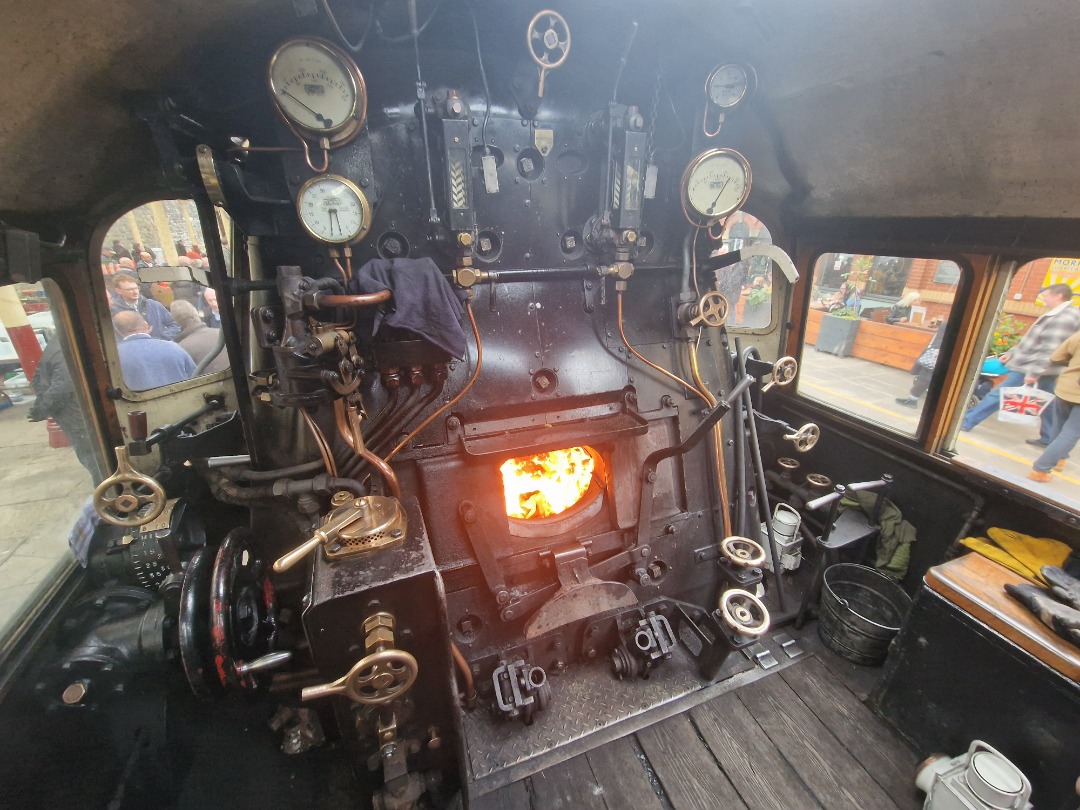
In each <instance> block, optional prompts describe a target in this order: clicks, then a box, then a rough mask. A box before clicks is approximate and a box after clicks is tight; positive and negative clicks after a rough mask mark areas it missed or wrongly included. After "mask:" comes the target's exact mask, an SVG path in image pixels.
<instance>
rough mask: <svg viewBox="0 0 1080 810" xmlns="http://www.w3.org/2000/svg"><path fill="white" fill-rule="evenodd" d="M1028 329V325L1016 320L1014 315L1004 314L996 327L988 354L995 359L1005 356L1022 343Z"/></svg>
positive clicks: (991, 337)
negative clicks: (1021, 340) (1021, 339)
mask: <svg viewBox="0 0 1080 810" xmlns="http://www.w3.org/2000/svg"><path fill="white" fill-rule="evenodd" d="M1026 329H1027V324H1025V323H1024V322H1023V321H1021V320H1018V319H1016V318H1014V317H1013V316H1012V315H1006V314H1005V313H1002V315H1001V319H1000V320H999V321H998V322H997V326H996V327H994V334H993V335H991V336H990V346H989V351H988V353H989V354H990V355H991V356H993V357H999V356H1000V355H1003V354H1005V353H1006V352H1008V351H1009V350H1010V349H1011V348H1012V347H1013V346H1015V345H1016V344H1017V343H1019V342H1020V338H1022V337H1023V336H1024V331H1025V330H1026Z"/></svg>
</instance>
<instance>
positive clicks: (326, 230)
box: [296, 174, 371, 245]
mask: <svg viewBox="0 0 1080 810" xmlns="http://www.w3.org/2000/svg"><path fill="white" fill-rule="evenodd" d="M296 212H297V214H298V215H299V216H300V224H301V225H303V226H304V230H305V231H307V232H308V235H309V236H311V237H312V238H313V239H317V240H318V241H320V242H326V243H327V244H331V245H350V244H352V243H353V242H359V241H360V240H361V239H363V238H364V237H365V236H367V232H368V231H370V230H371V204H370V203H369V202H368V200H367V197H365V196H364V192H362V191H361V190H360V189H359V188H358V187H357V186H356V184H355V183H353V182H352V181H351V180H347V179H346V178H344V177H341V176H339V175H336V174H323V175H319V176H318V177H312V178H311V179H310V180H308V181H307V182H306V183H304V185H302V186H301V187H300V192H299V193H298V194H297V195H296Z"/></svg>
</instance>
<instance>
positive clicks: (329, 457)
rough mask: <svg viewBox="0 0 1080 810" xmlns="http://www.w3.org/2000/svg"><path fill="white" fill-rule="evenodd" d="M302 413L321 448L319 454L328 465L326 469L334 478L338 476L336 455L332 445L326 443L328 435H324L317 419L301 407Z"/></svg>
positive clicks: (316, 443) (317, 444)
mask: <svg viewBox="0 0 1080 810" xmlns="http://www.w3.org/2000/svg"><path fill="white" fill-rule="evenodd" d="M300 413H301V415H302V416H303V417H304V422H305V423H307V426H308V430H310V431H311V436H312V438H313V439H315V445H316V446H317V447H318V448H319V454H320V455H321V456H322V460H323V464H325V465H326V471H327V472H328V473H330V475H331V476H333V477H334V478H337V466H336V465H335V464H334V456H333V454H332V453H331V452H330V445H328V444H327V443H326V437H325V436H323V432H322V431H321V430H319V426H318V425H316V424H315V420H314V419H312V418H311V415H310V414H309V413H308V412H307V411H305V410H304V409H303V408H301V409H300Z"/></svg>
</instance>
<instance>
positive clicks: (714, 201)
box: [705, 178, 731, 214]
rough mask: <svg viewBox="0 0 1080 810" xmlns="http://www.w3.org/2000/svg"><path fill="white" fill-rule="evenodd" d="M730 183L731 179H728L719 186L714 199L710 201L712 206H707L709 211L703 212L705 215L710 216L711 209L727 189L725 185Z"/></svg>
mask: <svg viewBox="0 0 1080 810" xmlns="http://www.w3.org/2000/svg"><path fill="white" fill-rule="evenodd" d="M730 182H731V178H728V179H727V180H725V181H724V185H722V186H720V190H719V191H718V192H716V199H714V200H713V201H712V204H711V205H710V206H709V210H708V211H706V212H705V213H706V214H711V213H712V212H713V208H715V207H716V203H718V202H719V201H720V195H721V194H723V193H724V189H725V188H727V184H728V183H730Z"/></svg>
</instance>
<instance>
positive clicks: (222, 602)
mask: <svg viewBox="0 0 1080 810" xmlns="http://www.w3.org/2000/svg"><path fill="white" fill-rule="evenodd" d="M250 537H251V532H250V531H248V530H247V529H244V528H237V529H233V530H232V531H231V532H229V534H228V536H227V537H226V538H225V540H224V541H223V542H222V544H221V548H220V549H218V553H217V559H216V560H215V561H214V573H213V578H212V582H211V589H210V594H211V602H210V628H211V636H212V639H213V647H214V659H215V665H216V667H217V674H218V678H219V679H220V680H221V683H222V684H223V685H225V686H231V687H239V688H242V689H248V690H252V689H256V688H257V687H258V682H257V677H258V676H257V675H256V674H255V673H252V672H247V673H241V672H239V671H238V669H237V668H238V667H239V666H240V665H241V664H243V663H245V662H248V661H253V660H254V659H256V658H259V657H260V656H263V655H265V654H266V653H268V652H269V651H271V650H272V649H273V648H274V642H275V641H276V638H277V605H276V602H275V599H274V588H273V585H271V583H270V575H269V571H268V567H267V565H266V563H265V562H264V561H263V560H260V559H257V558H256V557H255V554H254V553H253V552H252V550H251V545H250Z"/></svg>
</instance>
